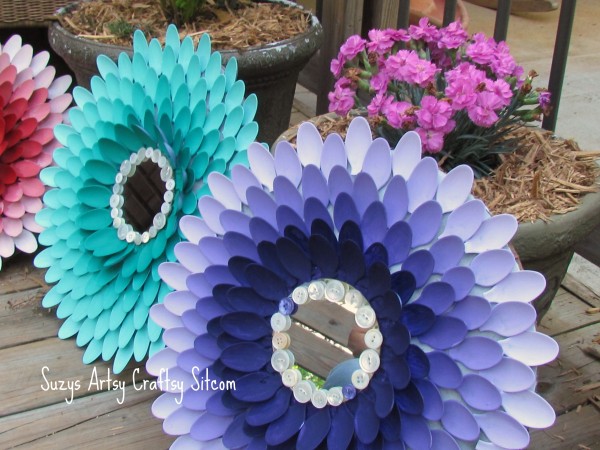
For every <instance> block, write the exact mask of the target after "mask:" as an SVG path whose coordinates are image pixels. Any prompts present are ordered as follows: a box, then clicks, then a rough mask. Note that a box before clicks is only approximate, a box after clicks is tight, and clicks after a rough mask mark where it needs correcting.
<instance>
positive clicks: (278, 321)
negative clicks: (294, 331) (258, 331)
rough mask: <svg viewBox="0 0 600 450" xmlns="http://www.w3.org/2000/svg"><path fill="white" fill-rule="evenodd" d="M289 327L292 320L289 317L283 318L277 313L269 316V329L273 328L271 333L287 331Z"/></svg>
mask: <svg viewBox="0 0 600 450" xmlns="http://www.w3.org/2000/svg"><path fill="white" fill-rule="evenodd" d="M291 326H292V319H291V317H290V316H284V315H283V314H281V313H279V312H276V313H275V314H273V315H272V316H271V328H273V331H277V332H279V331H287V330H289V329H290V327H291Z"/></svg>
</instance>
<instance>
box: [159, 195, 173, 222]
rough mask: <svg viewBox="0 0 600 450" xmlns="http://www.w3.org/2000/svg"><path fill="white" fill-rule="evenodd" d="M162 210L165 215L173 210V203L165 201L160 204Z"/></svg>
mask: <svg viewBox="0 0 600 450" xmlns="http://www.w3.org/2000/svg"><path fill="white" fill-rule="evenodd" d="M169 192H171V191H169ZM160 212H161V213H163V214H164V215H165V216H166V215H167V214H169V213H170V212H171V204H170V203H166V202H165V203H163V204H162V205H160Z"/></svg>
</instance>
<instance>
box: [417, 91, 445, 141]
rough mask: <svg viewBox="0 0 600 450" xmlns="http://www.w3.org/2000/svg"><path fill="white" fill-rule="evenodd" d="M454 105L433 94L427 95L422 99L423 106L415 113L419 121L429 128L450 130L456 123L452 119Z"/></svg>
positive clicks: (420, 124) (425, 127) (443, 130)
mask: <svg viewBox="0 0 600 450" xmlns="http://www.w3.org/2000/svg"><path fill="white" fill-rule="evenodd" d="M452 114H453V111H452V106H451V105H450V103H449V102H447V101H444V100H438V99H436V98H435V97H434V96H432V95H425V96H424V97H423V99H422V100H421V108H420V109H419V110H418V111H417V112H416V113H415V115H416V116H417V123H418V124H419V126H420V127H422V128H424V129H427V130H437V131H442V132H444V133H448V132H450V131H451V130H452V129H453V128H454V125H455V122H454V121H453V120H452Z"/></svg>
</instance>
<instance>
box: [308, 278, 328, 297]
mask: <svg viewBox="0 0 600 450" xmlns="http://www.w3.org/2000/svg"><path fill="white" fill-rule="evenodd" d="M308 296H309V297H310V299H311V300H323V298H324V297H325V283H323V282H322V281H319V280H317V281H313V282H311V283H310V284H309V285H308Z"/></svg>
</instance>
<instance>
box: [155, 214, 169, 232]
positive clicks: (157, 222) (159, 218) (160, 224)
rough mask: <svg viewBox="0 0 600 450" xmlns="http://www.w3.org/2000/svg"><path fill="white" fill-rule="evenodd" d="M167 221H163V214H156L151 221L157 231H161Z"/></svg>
mask: <svg viewBox="0 0 600 450" xmlns="http://www.w3.org/2000/svg"><path fill="white" fill-rule="evenodd" d="M166 222H167V219H165V215H164V214H163V213H157V214H156V215H155V216H154V219H153V220H152V223H153V224H154V226H155V227H156V228H157V229H159V230H160V229H161V228H163V227H164V226H165V224H166Z"/></svg>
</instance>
